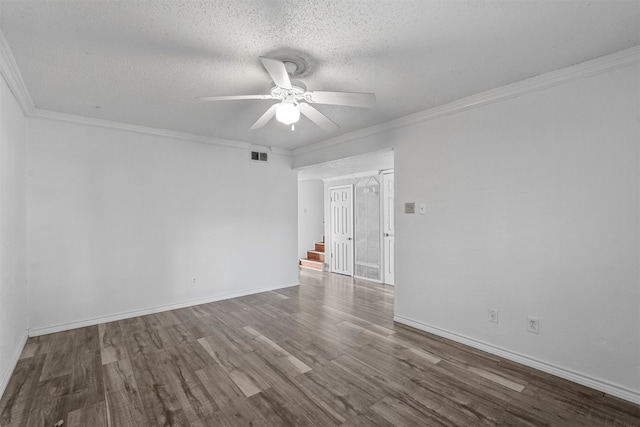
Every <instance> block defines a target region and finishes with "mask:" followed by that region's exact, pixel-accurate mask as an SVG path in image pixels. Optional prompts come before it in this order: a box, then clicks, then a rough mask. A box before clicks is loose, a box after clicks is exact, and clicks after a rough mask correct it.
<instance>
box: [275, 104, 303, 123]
mask: <svg viewBox="0 0 640 427" xmlns="http://www.w3.org/2000/svg"><path fill="white" fill-rule="evenodd" d="M276 120H278V121H279V122H280V123H284V124H285V125H292V124H294V123H297V122H298V120H300V109H299V108H298V105H297V104H295V103H293V102H284V101H283V102H281V103H280V105H278V108H277V109H276Z"/></svg>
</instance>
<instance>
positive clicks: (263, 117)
mask: <svg viewBox="0 0 640 427" xmlns="http://www.w3.org/2000/svg"><path fill="white" fill-rule="evenodd" d="M278 105H280V103H279V102H276V103H275V104H273V105H272V106H271V107H269V109H268V110H267V111H265V113H264V114H263V115H261V116H260V118H259V119H258V120H256V122H255V123H254V124H253V126H251V130H256V129H260V128H261V127H263V126H264V125H266V124H267V123H268V122H269V120H271V119H272V118H273V116H275V115H276V108H278Z"/></svg>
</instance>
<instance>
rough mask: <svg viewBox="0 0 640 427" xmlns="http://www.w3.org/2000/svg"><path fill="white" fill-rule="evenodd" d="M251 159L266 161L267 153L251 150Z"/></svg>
mask: <svg viewBox="0 0 640 427" xmlns="http://www.w3.org/2000/svg"><path fill="white" fill-rule="evenodd" d="M251 160H256V161H258V162H266V161H267V153H261V152H259V151H252V152H251Z"/></svg>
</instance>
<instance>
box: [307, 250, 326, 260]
mask: <svg viewBox="0 0 640 427" xmlns="http://www.w3.org/2000/svg"><path fill="white" fill-rule="evenodd" d="M307 259H312V260H314V261H322V262H324V252H319V251H307Z"/></svg>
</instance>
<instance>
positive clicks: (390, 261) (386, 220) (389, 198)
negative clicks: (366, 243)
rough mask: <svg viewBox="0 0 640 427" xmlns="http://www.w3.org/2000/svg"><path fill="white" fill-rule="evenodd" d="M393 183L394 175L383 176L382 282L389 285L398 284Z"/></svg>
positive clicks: (386, 174)
mask: <svg viewBox="0 0 640 427" xmlns="http://www.w3.org/2000/svg"><path fill="white" fill-rule="evenodd" d="M393 183H394V174H393V172H391V173H385V174H383V175H382V203H383V206H382V233H383V237H382V243H383V244H382V252H383V254H382V256H383V264H384V270H383V275H382V280H383V282H384V283H386V284H388V285H395V284H396V274H395V265H396V260H395V256H396V255H395V233H396V230H395V222H396V221H395V216H394V209H393V200H394V198H393Z"/></svg>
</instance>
